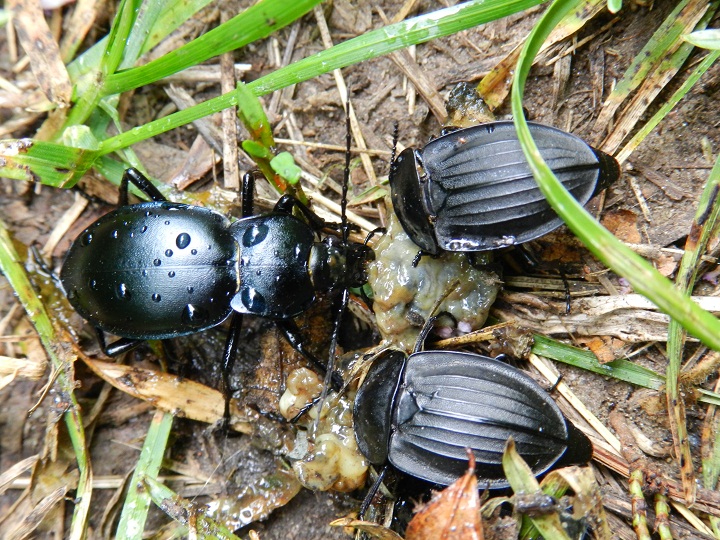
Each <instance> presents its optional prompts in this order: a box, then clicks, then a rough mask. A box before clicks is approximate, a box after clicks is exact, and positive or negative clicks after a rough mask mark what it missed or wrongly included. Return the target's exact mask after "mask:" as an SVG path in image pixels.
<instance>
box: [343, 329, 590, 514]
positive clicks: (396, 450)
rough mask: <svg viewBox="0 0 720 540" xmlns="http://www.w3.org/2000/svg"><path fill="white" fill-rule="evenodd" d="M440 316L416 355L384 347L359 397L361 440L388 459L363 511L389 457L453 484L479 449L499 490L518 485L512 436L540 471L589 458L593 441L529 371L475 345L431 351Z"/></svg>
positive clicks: (485, 477)
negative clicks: (509, 467) (508, 455)
mask: <svg viewBox="0 0 720 540" xmlns="http://www.w3.org/2000/svg"><path fill="white" fill-rule="evenodd" d="M435 320H436V317H431V318H430V319H429V320H428V322H427V323H426V325H425V327H424V328H423V330H422V331H421V333H420V336H419V337H418V340H417V343H416V345H415V350H414V351H413V353H412V354H410V355H409V356H408V355H407V354H406V353H405V352H404V351H400V350H393V349H390V350H387V351H384V352H383V353H381V354H380V356H379V357H378V358H376V359H375V360H374V361H373V364H372V365H371V366H370V369H369V370H368V372H367V375H366V376H365V380H364V382H363V383H362V384H361V385H360V388H359V389H358V392H357V395H356V396H355V406H354V410H353V421H354V426H355V437H356V439H357V443H358V447H359V449H360V451H361V452H362V453H363V455H364V456H365V457H366V458H367V459H368V461H370V463H372V464H373V465H376V466H384V467H383V472H381V474H380V475H379V476H378V481H377V482H376V484H375V485H374V486H373V487H372V488H371V490H370V494H369V496H368V497H366V499H365V503H364V508H363V510H364V509H365V508H366V507H367V504H369V501H370V499H371V498H372V495H373V494H374V490H376V489H377V487H378V486H379V482H380V481H382V478H383V476H384V471H385V470H387V464H388V463H390V464H391V465H392V466H393V467H395V468H396V469H398V470H400V471H402V472H404V473H406V474H408V475H410V476H413V477H415V478H419V479H421V480H425V481H427V482H431V483H433V484H441V485H449V484H451V483H452V482H454V481H455V480H457V479H458V478H460V476H462V475H463V473H464V472H465V470H466V469H467V454H466V449H470V450H471V451H472V453H473V454H474V455H475V460H476V467H475V474H476V475H477V476H478V482H479V487H481V488H486V487H487V488H490V489H500V488H506V487H508V486H509V483H508V481H507V479H506V477H505V473H504V471H503V467H502V456H503V451H504V448H505V444H506V442H507V440H508V438H509V437H512V438H513V439H514V440H515V444H516V448H517V451H518V453H519V454H520V455H521V456H522V457H523V458H524V459H525V461H526V462H527V463H528V465H529V466H530V468H531V470H532V472H533V474H535V475H541V474H543V473H544V472H546V471H547V470H549V469H550V468H552V467H556V466H558V465H559V464H572V463H575V464H581V463H587V462H588V461H589V460H590V458H591V457H592V444H591V442H590V440H589V439H588V438H587V437H586V436H585V435H584V434H583V433H582V432H581V431H580V430H579V429H578V428H576V427H575V426H574V425H573V424H572V423H571V422H569V421H568V420H566V419H565V417H564V416H563V414H562V413H561V412H560V409H559V408H558V406H557V405H556V404H555V402H554V401H553V400H552V398H551V397H550V395H549V394H548V393H547V392H546V391H545V390H543V389H542V388H541V387H540V385H539V384H538V383H536V382H535V381H534V380H533V379H532V378H531V377H529V376H528V375H527V374H525V373H523V372H522V371H521V370H519V369H517V368H515V367H513V366H511V365H509V364H506V363H504V362H501V361H499V360H497V359H493V358H489V357H487V356H482V355H479V354H474V353H468V352H457V351H439V350H435V351H432V350H431V351H423V350H422V348H423V344H424V340H425V337H426V336H427V334H428V332H429V331H430V329H431V328H432V325H433V323H434V321H435Z"/></svg>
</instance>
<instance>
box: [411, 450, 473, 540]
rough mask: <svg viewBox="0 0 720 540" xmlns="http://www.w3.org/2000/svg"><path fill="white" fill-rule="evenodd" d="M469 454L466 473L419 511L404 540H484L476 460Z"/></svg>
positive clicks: (434, 496)
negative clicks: (468, 464)
mask: <svg viewBox="0 0 720 540" xmlns="http://www.w3.org/2000/svg"><path fill="white" fill-rule="evenodd" d="M468 454H469V458H470V466H469V468H468V471H467V472H466V473H465V474H464V475H463V476H462V477H461V478H459V479H458V480H457V481H456V482H455V483H454V484H452V485H451V486H448V487H447V488H445V489H444V490H442V491H440V492H438V493H434V494H433V498H432V500H431V501H430V502H429V503H427V504H426V505H424V506H423V507H422V508H420V510H419V511H418V512H417V513H416V514H415V516H413V518H412V520H411V521H410V523H409V524H408V527H407V531H406V532H405V538H406V540H438V539H439V540H483V538H484V535H483V526H482V522H481V521H480V496H479V495H478V488H477V477H476V476H475V456H474V455H473V454H472V453H471V452H468Z"/></svg>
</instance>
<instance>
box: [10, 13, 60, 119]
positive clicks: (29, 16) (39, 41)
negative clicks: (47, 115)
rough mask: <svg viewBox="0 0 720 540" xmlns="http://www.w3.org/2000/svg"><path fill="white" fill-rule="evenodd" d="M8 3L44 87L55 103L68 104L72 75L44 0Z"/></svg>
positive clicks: (40, 83)
mask: <svg viewBox="0 0 720 540" xmlns="http://www.w3.org/2000/svg"><path fill="white" fill-rule="evenodd" d="M8 7H10V8H11V9H12V14H13V20H14V22H15V28H16V29H17V34H18V38H19V39H20V44H21V45H22V47H23V49H24V50H25V53H26V54H27V55H28V57H29V58H30V66H31V68H32V71H33V74H34V75H35V78H36V79H37V81H38V84H39V85H40V88H42V90H43V92H44V93H45V95H46V96H47V97H48V99H49V100H50V101H52V102H53V103H54V104H55V105H57V106H58V107H61V108H63V107H67V106H68V104H69V103H70V99H71V98H72V84H71V83H70V76H69V75H68V72H67V69H65V64H64V63H63V61H62V58H61V56H60V47H59V46H58V44H57V42H56V41H55V38H53V35H52V32H51V31H50V27H49V26H48V24H47V21H46V20H45V17H44V15H43V12H42V9H40V4H39V3H37V2H33V1H28V0H15V1H14V2H10V3H9V4H8Z"/></svg>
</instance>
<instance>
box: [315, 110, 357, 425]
mask: <svg viewBox="0 0 720 540" xmlns="http://www.w3.org/2000/svg"><path fill="white" fill-rule="evenodd" d="M351 142H352V137H351V134H350V100H349V99H348V100H347V101H346V102H345V170H344V171H343V186H342V199H341V200H340V220H341V221H340V223H341V228H342V243H343V249H345V250H347V244H348V237H349V235H350V226H349V224H348V219H347V194H348V185H349V184H350V144H351ZM349 297H350V293H349V292H348V289H347V287H344V288H343V290H342V294H341V296H340V303H339V305H338V306H337V311H336V317H335V324H334V325H333V330H332V337H331V338H330V350H329V352H328V363H327V371H326V372H325V380H324V383H323V389H322V392H321V393H320V398H319V400H318V403H319V408H318V410H319V411H322V408H323V405H324V403H325V398H326V397H327V392H328V388H330V387H331V386H332V375H333V373H334V372H335V356H336V353H337V344H338V335H339V334H340V326H341V325H342V319H343V315H344V313H345V309H346V308H347V305H348V299H349ZM320 417H321V415H320V414H319V413H318V416H317V418H316V419H315V427H314V431H315V432H317V431H318V426H319V424H320Z"/></svg>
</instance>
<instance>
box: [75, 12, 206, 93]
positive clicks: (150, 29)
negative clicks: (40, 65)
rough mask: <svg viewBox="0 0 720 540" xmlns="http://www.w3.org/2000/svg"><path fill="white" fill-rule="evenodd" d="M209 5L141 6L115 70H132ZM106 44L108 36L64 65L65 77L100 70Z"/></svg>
mask: <svg viewBox="0 0 720 540" xmlns="http://www.w3.org/2000/svg"><path fill="white" fill-rule="evenodd" d="M211 1H212V0H192V1H191V0H163V1H154V2H144V3H143V5H142V6H141V7H140V10H139V12H138V16H137V19H135V24H134V25H133V27H132V30H131V32H130V36H129V37H128V43H127V45H126V48H125V54H124V56H123V59H122V61H121V62H120V66H119V68H120V69H128V68H131V67H133V66H134V65H135V63H136V62H137V59H138V58H140V56H142V55H143V54H145V53H147V52H148V51H150V50H151V49H152V48H153V47H155V45H157V44H158V43H160V42H161V41H162V40H163V39H165V38H166V37H167V36H168V35H170V34H171V33H172V32H174V31H175V30H177V29H178V27H179V26H180V25H181V24H183V23H184V22H186V21H187V20H188V19H190V18H192V17H193V15H195V13H197V12H198V11H200V10H201V9H202V8H204V7H205V6H207V5H208V4H209V3H210V2H211ZM107 40H108V36H105V37H104V38H103V39H101V40H100V41H98V42H97V43H95V44H94V45H93V46H92V47H90V48H89V49H88V50H87V51H85V52H84V53H83V54H81V55H80V56H78V57H77V58H76V59H75V60H73V61H72V62H71V63H70V64H69V65H68V67H67V69H68V74H69V75H70V78H71V79H72V80H73V81H78V80H79V79H80V78H81V77H82V76H83V75H85V74H87V73H88V72H89V71H91V70H93V69H97V68H98V67H99V66H100V60H101V58H102V56H103V54H104V52H105V48H106V46H107V45H106V44H107Z"/></svg>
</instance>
